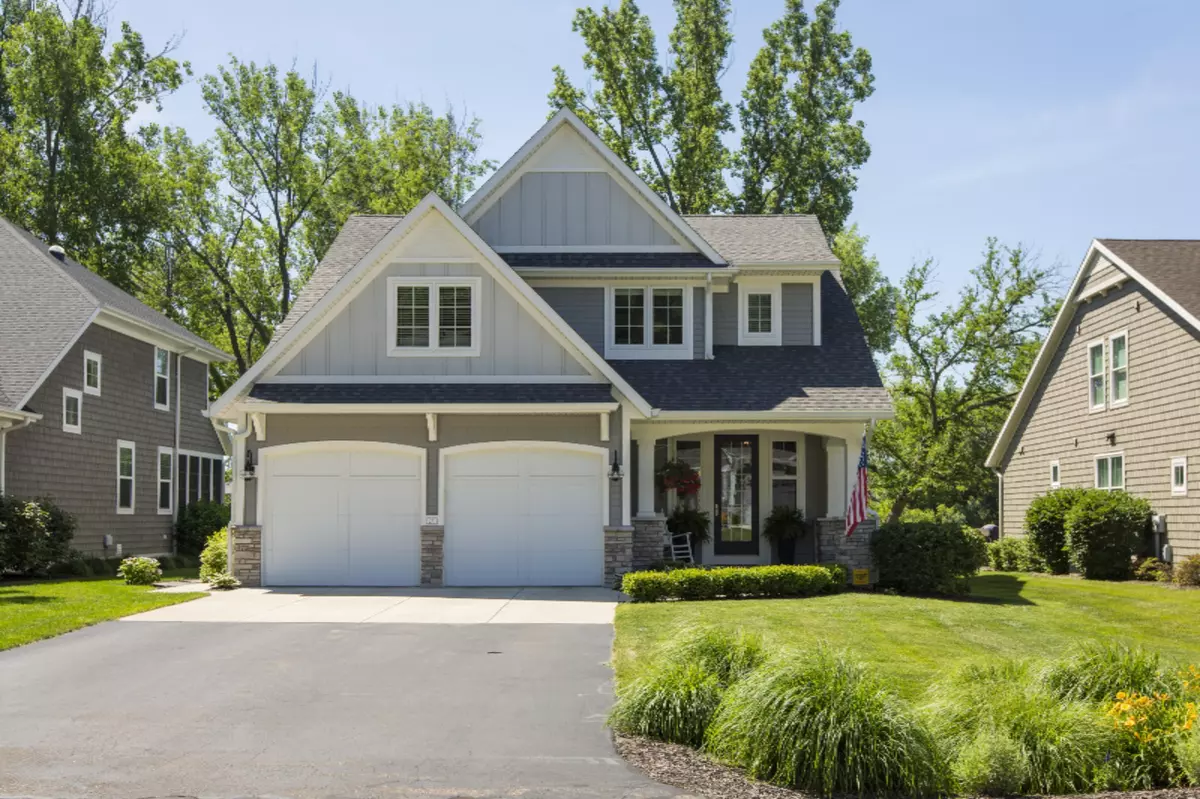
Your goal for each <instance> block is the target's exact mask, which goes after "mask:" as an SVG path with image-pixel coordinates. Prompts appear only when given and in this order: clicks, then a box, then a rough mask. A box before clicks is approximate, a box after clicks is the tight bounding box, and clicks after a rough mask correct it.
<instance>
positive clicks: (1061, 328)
mask: <svg viewBox="0 0 1200 799" xmlns="http://www.w3.org/2000/svg"><path fill="white" fill-rule="evenodd" d="M1100 255H1102V256H1104V257H1105V258H1107V259H1108V260H1109V261H1110V262H1111V263H1112V264H1113V266H1115V267H1116V268H1117V269H1119V270H1121V271H1122V272H1124V273H1125V274H1126V275H1128V277H1129V279H1132V280H1134V281H1136V282H1137V283H1138V284H1140V285H1141V287H1142V288H1143V289H1144V290H1145V291H1147V292H1149V293H1150V294H1152V295H1153V296H1154V297H1155V298H1157V299H1158V300H1159V301H1160V302H1162V304H1163V305H1166V306H1167V307H1168V308H1170V309H1171V310H1172V311H1174V312H1175V313H1177V314H1179V316H1180V318H1182V319H1183V320H1184V321H1185V322H1187V323H1188V324H1189V325H1191V326H1192V328H1193V329H1195V330H1196V331H1197V332H1200V319H1197V318H1196V316H1195V315H1193V314H1192V313H1191V312H1189V311H1188V310H1186V309H1185V308H1184V307H1183V306H1182V305H1180V304H1179V303H1177V302H1175V300H1173V299H1171V297H1169V296H1168V295H1167V293H1166V292H1164V291H1163V290H1162V289H1160V288H1159V287H1158V286H1156V285H1154V284H1153V283H1151V282H1150V281H1149V280H1147V279H1146V278H1144V277H1143V276H1142V275H1141V274H1140V273H1139V272H1138V271H1137V270H1136V269H1134V268H1133V267H1131V266H1130V265H1129V264H1127V263H1126V262H1125V261H1124V260H1123V259H1121V258H1119V257H1118V256H1117V255H1116V253H1114V252H1113V251H1112V250H1110V249H1109V248H1108V247H1105V246H1104V245H1103V244H1101V243H1100V242H1099V241H1097V240H1096V239H1092V244H1091V246H1090V247H1089V248H1088V251H1087V255H1085V256H1084V258H1083V262H1082V263H1081V264H1080V265H1079V270H1078V271H1077V272H1076V273H1075V279H1074V280H1072V281H1071V288H1070V289H1068V291H1067V294H1066V296H1065V297H1064V298H1063V303H1062V307H1061V308H1060V309H1059V311H1058V316H1056V317H1055V318H1054V324H1053V325H1052V326H1051V327H1050V332H1049V334H1047V336H1046V340H1045V341H1043V342H1042V348H1041V350H1039V351H1038V355H1037V358H1036V359H1035V360H1034V362H1033V367H1032V368H1031V369H1030V370H1029V375H1028V376H1027V377H1026V378H1025V384H1024V385H1022V386H1021V392H1020V393H1019V394H1018V395H1017V400H1016V402H1014V403H1013V406H1012V410H1011V411H1009V413H1008V418H1007V419H1005V420H1004V426H1003V427H1001V428H1000V434H999V435H998V436H996V443H995V444H993V445H992V451H991V452H989V453H988V457H987V461H985V465H986V466H988V467H989V468H992V469H996V468H999V467H1000V465H1001V463H1002V462H1003V461H1004V456H1005V455H1006V454H1008V450H1009V447H1010V446H1012V439H1013V436H1014V435H1015V434H1016V432H1017V426H1018V424H1019V422H1020V420H1021V419H1022V418H1024V416H1025V413H1026V411H1028V410H1029V404H1030V403H1031V402H1032V401H1033V395H1034V394H1036V393H1037V389H1038V386H1040V385H1041V383H1042V380H1043V379H1044V378H1045V376H1046V371H1047V370H1048V369H1049V368H1050V362H1051V361H1052V360H1054V354H1055V353H1056V352H1058V347H1059V345H1060V344H1061V343H1062V339H1063V336H1064V335H1065V334H1066V331H1067V328H1068V326H1069V325H1070V322H1071V320H1072V319H1073V318H1074V317H1075V309H1076V308H1077V307H1078V306H1079V305H1080V303H1082V302H1086V301H1088V300H1090V299H1093V298H1094V297H1095V293H1094V292H1093V293H1092V294H1091V295H1089V296H1086V297H1085V296H1082V292H1081V290H1082V288H1083V285H1084V282H1085V281H1086V279H1087V277H1088V275H1090V274H1091V271H1092V269H1093V268H1095V264H1096V257H1097V256H1100ZM1121 282H1123V280H1121ZM1112 284H1117V285H1119V283H1117V281H1115V280H1114V281H1109V282H1106V283H1105V285H1104V289H1105V290H1106V291H1111V290H1112V289H1113V288H1115V285H1112Z"/></svg>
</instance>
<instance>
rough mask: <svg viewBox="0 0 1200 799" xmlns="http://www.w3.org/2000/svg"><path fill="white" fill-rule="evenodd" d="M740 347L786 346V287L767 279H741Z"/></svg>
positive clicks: (739, 288)
mask: <svg viewBox="0 0 1200 799" xmlns="http://www.w3.org/2000/svg"><path fill="white" fill-rule="evenodd" d="M737 287H738V289H737V290H738V344H739V345H741V346H743V347H752V346H755V345H763V346H775V347H777V346H779V345H781V344H782V343H783V285H782V284H781V283H780V282H779V281H772V280H767V279H748V280H739V281H738V283H737Z"/></svg>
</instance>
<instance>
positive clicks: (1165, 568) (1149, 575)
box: [1133, 558, 1172, 583]
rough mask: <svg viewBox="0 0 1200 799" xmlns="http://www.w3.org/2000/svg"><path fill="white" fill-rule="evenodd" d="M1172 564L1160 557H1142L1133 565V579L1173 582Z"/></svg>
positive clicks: (1149, 581) (1151, 581)
mask: <svg viewBox="0 0 1200 799" xmlns="http://www.w3.org/2000/svg"><path fill="white" fill-rule="evenodd" d="M1171 571H1172V570H1171V564H1170V563H1167V562H1165V561H1161V560H1159V559H1158V558H1142V559H1141V560H1139V561H1137V562H1136V563H1135V564H1134V567H1133V579H1135V580H1141V581H1143V582H1147V583H1169V582H1171V577H1172V573H1171Z"/></svg>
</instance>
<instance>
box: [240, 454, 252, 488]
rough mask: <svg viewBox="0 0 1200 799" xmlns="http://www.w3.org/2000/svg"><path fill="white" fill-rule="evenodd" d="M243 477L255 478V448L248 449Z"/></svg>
mask: <svg viewBox="0 0 1200 799" xmlns="http://www.w3.org/2000/svg"><path fill="white" fill-rule="evenodd" d="M242 479H243V480H253V479H254V450H252V449H248V450H246V463H245V465H243V466H242Z"/></svg>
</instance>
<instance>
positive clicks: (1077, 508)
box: [1065, 490, 1150, 580]
mask: <svg viewBox="0 0 1200 799" xmlns="http://www.w3.org/2000/svg"><path fill="white" fill-rule="evenodd" d="M1149 526H1150V504H1149V503H1148V502H1146V500H1144V499H1139V498H1137V497H1135V496H1133V495H1132V494H1127V493H1125V492H1124V491H1101V490H1091V491H1084V492H1083V493H1082V495H1081V496H1080V497H1079V499H1078V500H1077V501H1076V502H1075V504H1074V505H1072V506H1071V509H1070V510H1069V511H1068V512H1067V520H1066V528H1065V529H1066V533H1067V550H1068V554H1069V556H1070V561H1071V566H1073V567H1074V568H1076V569H1078V570H1079V573H1080V574H1082V575H1083V576H1084V577H1085V578H1087V579H1089V580H1126V579H1128V578H1129V573H1130V571H1131V570H1132V563H1133V553H1134V551H1135V549H1136V548H1137V547H1138V546H1139V544H1140V543H1141V540H1142V536H1143V535H1144V534H1145V533H1146V531H1147V530H1148V529H1149Z"/></svg>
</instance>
